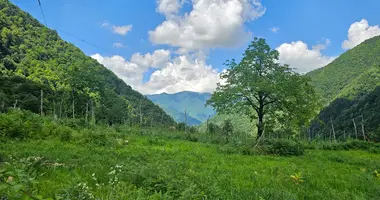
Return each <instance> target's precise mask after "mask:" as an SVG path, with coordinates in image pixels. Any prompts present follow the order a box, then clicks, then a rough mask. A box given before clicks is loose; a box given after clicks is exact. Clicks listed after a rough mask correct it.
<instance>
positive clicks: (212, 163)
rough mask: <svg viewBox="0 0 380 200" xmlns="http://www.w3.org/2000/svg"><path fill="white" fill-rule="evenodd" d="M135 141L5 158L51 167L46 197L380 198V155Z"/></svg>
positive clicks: (21, 145)
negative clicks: (227, 149)
mask: <svg viewBox="0 0 380 200" xmlns="http://www.w3.org/2000/svg"><path fill="white" fill-rule="evenodd" d="M128 139H129V143H128V145H125V146H119V145H117V146H104V147H99V146H91V145H79V144H77V143H62V142H60V141H56V140H40V141H29V142H9V143H6V144H2V145H1V147H0V152H1V154H3V155H6V156H5V157H6V158H5V159H6V161H7V162H10V163H13V165H12V166H8V167H11V168H12V167H15V168H16V167H17V166H19V164H18V163H20V160H21V159H25V158H31V157H41V158H42V159H43V162H42V164H41V166H38V167H37V171H38V173H39V174H43V175H42V176H38V177H37V181H38V183H37V184H36V185H37V187H36V188H35V189H34V191H33V192H34V194H40V195H42V196H44V197H56V196H58V195H60V196H65V195H66V197H69V196H70V195H79V194H82V193H83V194H82V195H84V193H89V194H90V195H93V196H94V197H98V198H100V199H112V198H116V199H138V198H140V199H147V198H151V199H160V198H165V199H180V198H183V199H218V198H220V199H376V198H377V197H378V196H380V179H379V178H378V177H377V176H376V174H374V172H375V170H378V171H379V170H380V155H378V154H370V153H368V152H364V151H320V150H312V151H307V152H306V155H304V156H298V157H275V156H261V155H260V156H244V155H238V154H229V155H228V154H223V153H220V152H219V151H218V146H217V145H211V144H203V143H194V142H187V141H180V140H169V139H157V138H155V139H152V138H150V137H144V136H129V137H128ZM52 163H53V164H52ZM54 163H58V164H54ZM117 166H122V167H120V171H117V173H116V172H114V173H112V171H114V170H115V169H116V167H117ZM362 169H366V170H364V171H363V170H362ZM297 174H298V175H300V176H298V175H297ZM291 176H295V177H296V179H299V180H297V181H295V178H292V177H291ZM116 177H117V179H116V180H115V178H116ZM94 178H95V179H96V180H94ZM300 180H302V181H300ZM83 184H86V187H84V186H83ZM86 198H90V197H88V196H87V197H86Z"/></svg>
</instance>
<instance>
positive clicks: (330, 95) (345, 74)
mask: <svg viewBox="0 0 380 200" xmlns="http://www.w3.org/2000/svg"><path fill="white" fill-rule="evenodd" d="M379 54H380V36H377V37H374V38H371V39H368V40H366V41H364V42H363V43H361V44H360V45H358V46H357V47H355V48H353V49H351V50H349V51H347V52H345V53H343V54H342V55H340V56H339V57H338V58H337V59H335V60H334V61H333V62H331V63H330V64H328V65H327V66H325V67H323V68H320V69H317V70H314V71H312V72H309V73H308V74H307V76H309V77H310V78H311V80H312V82H311V83H312V84H313V85H314V86H315V88H316V90H317V92H318V93H319V94H320V95H321V97H322V98H323V100H324V102H325V104H328V103H329V102H331V101H332V100H333V99H335V98H337V97H349V98H351V99H352V98H353V97H355V96H357V95H362V94H366V93H368V92H370V91H372V90H373V89H375V87H376V84H378V83H379V82H380V81H378V79H376V77H371V76H372V75H371V73H372V70H377V69H376V68H377V67H379V66H380V56H379ZM375 73H376V72H375ZM377 77H378V76H377Z"/></svg>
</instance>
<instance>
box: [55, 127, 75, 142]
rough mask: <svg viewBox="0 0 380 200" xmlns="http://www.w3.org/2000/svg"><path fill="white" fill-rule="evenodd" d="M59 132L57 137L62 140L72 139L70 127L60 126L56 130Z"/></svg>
mask: <svg viewBox="0 0 380 200" xmlns="http://www.w3.org/2000/svg"><path fill="white" fill-rule="evenodd" d="M57 132H59V139H60V140H61V141H62V142H69V141H71V140H72V138H73V135H72V129H70V128H68V127H65V126H60V127H59V128H58V130H57Z"/></svg>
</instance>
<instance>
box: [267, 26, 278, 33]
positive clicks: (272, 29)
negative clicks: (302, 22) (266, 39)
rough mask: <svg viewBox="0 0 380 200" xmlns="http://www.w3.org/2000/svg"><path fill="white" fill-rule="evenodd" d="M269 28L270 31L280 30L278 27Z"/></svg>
mask: <svg viewBox="0 0 380 200" xmlns="http://www.w3.org/2000/svg"><path fill="white" fill-rule="evenodd" d="M269 30H270V31H272V33H277V32H278V31H279V30H280V28H278V27H272V28H269Z"/></svg>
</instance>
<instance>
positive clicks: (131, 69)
mask: <svg viewBox="0 0 380 200" xmlns="http://www.w3.org/2000/svg"><path fill="white" fill-rule="evenodd" d="M91 57H92V58H94V59H96V60H97V61H98V62H99V63H100V64H103V65H104V66H105V67H107V68H108V69H110V70H111V71H112V72H113V73H115V74H116V75H117V76H118V77H119V78H121V79H123V80H124V82H126V83H127V84H129V85H132V86H134V85H138V84H140V83H141V81H142V79H143V73H144V72H145V71H146V68H144V67H141V66H139V65H137V64H135V63H131V62H129V61H127V60H125V59H124V58H123V57H121V56H119V55H115V56H112V57H103V56H101V55H100V54H95V55H92V56H91Z"/></svg>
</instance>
